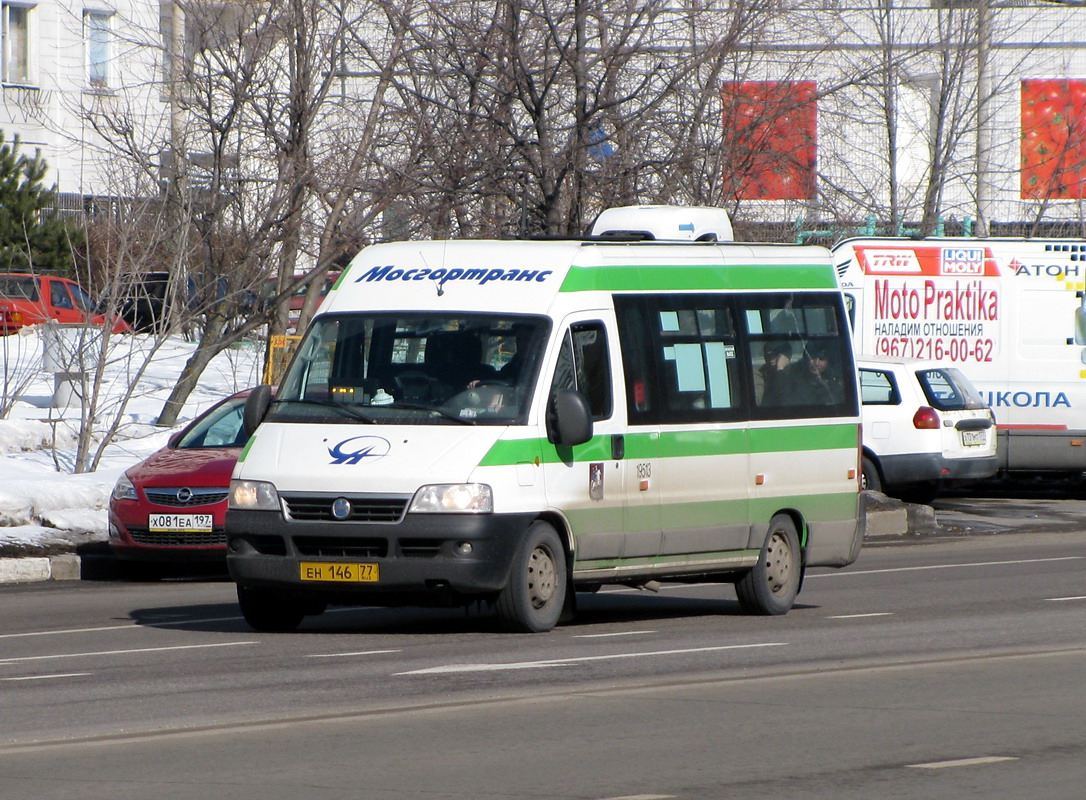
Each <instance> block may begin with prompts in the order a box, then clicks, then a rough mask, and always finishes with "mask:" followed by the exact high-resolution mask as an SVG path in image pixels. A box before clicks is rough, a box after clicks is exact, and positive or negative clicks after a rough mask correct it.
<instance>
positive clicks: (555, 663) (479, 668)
mask: <svg viewBox="0 0 1086 800" xmlns="http://www.w3.org/2000/svg"><path fill="white" fill-rule="evenodd" d="M786 644H788V642H764V643H761V644H729V645H720V646H718V647H689V648H683V649H680V650H652V651H648V652H644V653H612V654H611V655H603V656H579V657H574V658H554V659H546V660H543V661H514V662H508V663H505V664H446V665H444V666H440V667H427V668H425V669H414V670H410V671H409V672H395V673H393V674H394V675H439V674H443V673H451V672H500V671H501V670H513V669H544V668H547V667H565V666H570V665H572V664H579V663H587V662H589V661H611V660H614V659H619V658H647V657H649V656H671V655H685V654H687V653H713V652H718V651H720V650H747V649H751V648H755V647H784V646H785V645H786Z"/></svg>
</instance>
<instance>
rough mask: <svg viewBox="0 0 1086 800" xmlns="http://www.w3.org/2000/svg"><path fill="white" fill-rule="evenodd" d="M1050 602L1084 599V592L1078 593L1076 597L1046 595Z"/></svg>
mask: <svg viewBox="0 0 1086 800" xmlns="http://www.w3.org/2000/svg"><path fill="white" fill-rule="evenodd" d="M1045 600H1048V601H1049V602H1050V603H1062V602H1063V601H1064V600H1086V594H1080V595H1078V596H1076V597H1046V598H1045Z"/></svg>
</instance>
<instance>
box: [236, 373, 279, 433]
mask: <svg viewBox="0 0 1086 800" xmlns="http://www.w3.org/2000/svg"><path fill="white" fill-rule="evenodd" d="M271 399H272V387H270V386H268V385H267V384H261V385H260V386H257V387H256V388H254V389H253V390H252V391H251V392H249V396H248V397H247V398H245V408H244V409H243V410H242V412H241V427H242V429H243V430H244V431H245V435H246V436H252V435H253V434H254V433H255V432H256V429H257V427H258V426H259V425H260V422H261V420H263V419H264V417H265V415H267V413H268V406H270V405H271Z"/></svg>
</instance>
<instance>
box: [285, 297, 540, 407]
mask: <svg viewBox="0 0 1086 800" xmlns="http://www.w3.org/2000/svg"><path fill="white" fill-rule="evenodd" d="M549 326H550V324H549V322H548V320H547V319H546V318H545V317H533V316H520V315H517V316H514V315H493V314H452V315H447V316H445V315H438V314H434V313H431V312H426V313H417V314H413V313H411V312H390V313H350V314H335V315H332V314H329V315H325V316H323V317H321V318H319V319H317V320H316V321H315V322H314V324H313V325H312V327H311V328H310V329H309V331H308V333H307V334H306V336H305V339H304V340H303V341H302V343H301V344H300V345H299V347H298V351H297V353H296V354H295V356H294V360H293V361H292V362H291V365H290V367H289V368H288V370H287V372H286V374H285V376H284V377H283V381H282V383H281V385H280V387H279V390H278V392H277V394H276V398H275V401H274V403H273V405H272V407H271V409H270V411H269V415H268V420H269V421H277V422H332V423H359V422H362V423H382V424H406V425H421V424H438V425H440V424H447V425H452V424H490V425H510V424H521V423H523V422H524V420H525V418H526V416H527V412H528V405H529V402H530V398H531V393H532V389H533V387H534V386H535V381H536V375H537V372H538V362H539V357H540V353H541V351H542V349H543V345H544V343H545V341H546V337H547V334H548V332H549Z"/></svg>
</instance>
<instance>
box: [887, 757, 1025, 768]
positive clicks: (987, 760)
mask: <svg viewBox="0 0 1086 800" xmlns="http://www.w3.org/2000/svg"><path fill="white" fill-rule="evenodd" d="M1017 760H1018V759H1017V758H1015V757H1014V756H980V757H979V758H958V759H954V760H952V761H929V762H928V763H927V764H906V765H905V766H907V767H909V768H910V769H950V768H952V767H975V766H980V765H982V764H997V763H999V762H1000V761H1017Z"/></svg>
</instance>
